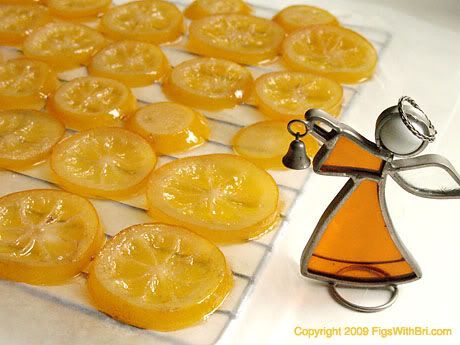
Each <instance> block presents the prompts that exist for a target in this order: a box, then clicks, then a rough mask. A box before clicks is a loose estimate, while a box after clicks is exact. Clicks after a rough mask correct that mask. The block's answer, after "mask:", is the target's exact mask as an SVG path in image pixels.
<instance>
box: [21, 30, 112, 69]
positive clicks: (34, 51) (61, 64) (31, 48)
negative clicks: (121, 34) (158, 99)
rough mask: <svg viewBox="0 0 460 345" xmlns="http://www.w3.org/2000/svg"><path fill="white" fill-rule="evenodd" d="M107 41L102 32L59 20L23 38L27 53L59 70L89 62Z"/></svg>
mask: <svg viewBox="0 0 460 345" xmlns="http://www.w3.org/2000/svg"><path fill="white" fill-rule="evenodd" d="M106 44H107V40H106V39H105V38H104V36H102V34H101V33H99V32H97V31H96V30H93V29H90V28H89V27H87V26H84V25H79V24H73V23H67V22H59V23H50V24H47V25H45V26H42V27H41V28H39V29H37V30H35V31H34V32H33V33H32V34H31V35H29V36H28V37H27V39H26V40H25V41H24V47H23V48H24V54H25V55H26V56H28V57H32V58H36V59H38V60H42V61H45V62H48V63H49V64H50V65H52V66H53V67H55V68H57V69H58V70H63V69H69V68H74V67H78V66H79V65H81V64H84V65H86V64H87V63H88V62H89V60H90V58H91V57H92V56H93V55H94V54H96V53H97V52H98V51H99V50H100V49H102V48H103V47H104V46H105V45H106Z"/></svg>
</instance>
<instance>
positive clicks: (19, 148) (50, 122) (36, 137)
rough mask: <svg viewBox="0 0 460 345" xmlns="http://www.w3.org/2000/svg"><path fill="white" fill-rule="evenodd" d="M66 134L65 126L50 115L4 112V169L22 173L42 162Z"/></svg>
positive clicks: (0, 152) (0, 131)
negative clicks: (22, 169)
mask: <svg viewBox="0 0 460 345" xmlns="http://www.w3.org/2000/svg"><path fill="white" fill-rule="evenodd" d="M64 132H65V128H64V126H63V125H62V124H61V123H60V122H59V121H58V120H56V119H55V118H54V117H52V116H50V115H48V114H46V113H42V112H39V111H35V110H5V111H0V168H6V169H20V168H25V167H28V166H30V165H33V164H34V163H37V162H40V161H42V160H43V159H45V158H46V157H47V156H48V155H49V154H50V153H51V149H52V148H53V146H54V145H55V144H56V143H57V142H58V141H59V140H61V138H62V137H63V135H64Z"/></svg>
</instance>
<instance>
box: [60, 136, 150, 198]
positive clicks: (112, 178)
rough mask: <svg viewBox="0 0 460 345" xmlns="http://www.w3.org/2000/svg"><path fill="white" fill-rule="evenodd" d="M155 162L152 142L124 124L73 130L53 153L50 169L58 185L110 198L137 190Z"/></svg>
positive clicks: (145, 180) (124, 195)
mask: <svg viewBox="0 0 460 345" xmlns="http://www.w3.org/2000/svg"><path fill="white" fill-rule="evenodd" d="M155 163H156V156H155V153H154V152H153V149H152V147H151V146H150V145H149V143H148V142H147V141H145V139H143V138H142V137H141V136H139V135H137V134H135V133H132V132H130V131H128V130H126V129H122V128H96V129H91V130H88V131H85V132H80V133H77V134H74V135H72V136H71V137H69V138H67V139H66V140H64V141H62V142H61V143H59V144H58V145H56V146H55V147H54V149H53V152H52V154H51V169H52V171H53V175H54V178H55V179H56V181H57V183H58V184H59V185H61V186H62V187H63V188H65V189H67V190H69V191H71V192H75V193H77V194H82V195H88V196H95V197H103V198H111V199H118V198H124V197H128V196H131V195H133V194H135V193H136V192H138V190H139V189H140V188H141V187H142V186H143V185H144V183H145V182H147V177H148V175H149V174H150V172H151V171H152V170H153V168H154V167H155Z"/></svg>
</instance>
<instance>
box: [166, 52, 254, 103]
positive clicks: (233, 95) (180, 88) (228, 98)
mask: <svg viewBox="0 0 460 345" xmlns="http://www.w3.org/2000/svg"><path fill="white" fill-rule="evenodd" d="M251 87H252V76H251V72H249V70H248V69H246V68H244V67H242V66H240V65H238V64H237V63H234V62H232V61H228V60H224V59H215V58H195V59H191V60H188V61H185V62H183V63H181V64H179V65H178V66H176V67H175V68H174V69H173V70H172V72H171V74H170V76H169V77H168V79H167V80H166V82H165V84H164V85H163V90H164V92H165V93H166V95H167V96H168V97H169V98H171V99H172V100H174V101H177V102H180V103H184V104H187V105H189V106H192V107H197V108H202V109H209V110H218V109H222V108H232V107H234V106H235V105H237V104H239V103H241V102H243V100H244V99H245V97H247V95H248V94H249V93H250V90H251Z"/></svg>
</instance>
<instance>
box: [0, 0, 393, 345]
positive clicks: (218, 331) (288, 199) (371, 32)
mask: <svg viewBox="0 0 460 345" xmlns="http://www.w3.org/2000/svg"><path fill="white" fill-rule="evenodd" d="M124 2H126V1H114V3H115V4H120V3H124ZM172 2H173V3H175V4H176V5H177V6H178V7H179V8H181V9H183V8H184V7H185V6H186V5H187V4H188V3H189V2H187V1H184V2H183V1H172ZM252 7H253V8H254V10H255V14H256V15H258V16H261V17H266V18H271V17H272V16H273V15H274V14H275V13H276V10H275V9H273V8H269V7H262V6H258V5H252ZM338 17H339V20H340V21H341V23H342V25H344V26H346V27H349V28H351V29H353V30H355V31H357V32H359V33H361V34H362V35H364V36H365V37H366V38H367V39H369V40H370V41H371V42H372V43H373V44H374V46H375V47H376V49H377V51H378V53H379V55H381V54H382V52H383V50H384V49H385V48H386V47H387V46H388V43H389V42H390V40H391V34H390V33H389V32H388V31H385V30H382V29H377V28H372V27H368V26H361V25H357V24H353V23H348V22H347V18H350V16H348V15H346V14H344V15H339V16H338ZM162 49H163V51H164V52H165V54H166V55H167V57H168V59H169V61H170V63H171V65H172V66H175V65H177V64H178V63H180V62H182V61H184V60H187V59H190V58H192V57H194V55H193V54H190V53H188V52H187V51H185V50H184V49H183V48H181V47H180V46H177V45H176V46H174V45H163V46H162ZM1 50H2V51H3V53H4V55H5V57H6V58H12V57H15V56H18V55H20V54H21V52H20V51H19V50H17V49H13V48H7V47H2V48H1ZM248 68H249V69H250V70H251V72H252V73H253V75H254V77H257V76H259V75H261V74H263V73H266V72H271V71H276V70H282V69H283V67H282V65H281V64H280V63H279V62H278V63H276V62H275V63H273V64H270V65H267V66H256V67H254V66H248ZM85 75H87V71H86V68H85V67H81V68H78V69H75V70H72V71H66V72H63V73H60V75H59V78H60V79H61V80H62V81H68V80H70V79H72V78H75V77H79V76H85ZM365 87H366V84H365V83H364V84H360V85H358V86H347V85H344V103H343V107H342V115H341V116H342V117H344V116H346V113H347V111H348V109H349V108H350V105H351V104H352V102H355V101H356V100H357V99H358V98H359V93H360V90H361V88H365ZM132 90H133V93H134V94H135V96H136V98H137V99H138V102H139V104H140V105H143V104H147V103H152V102H158V101H163V100H166V98H165V96H164V95H163V94H162V92H161V87H160V85H158V84H155V85H150V86H147V87H142V88H133V89H132ZM203 113H204V115H205V116H206V117H207V119H208V121H209V125H210V127H211V138H210V140H209V141H208V143H207V144H205V145H203V146H201V147H199V148H197V149H195V150H192V151H191V152H187V153H184V154H178V155H174V156H162V157H160V158H159V161H158V166H161V165H163V164H165V163H167V162H169V161H171V160H174V159H177V158H181V157H185V156H191V155H201V154H207V153H230V152H232V147H231V144H230V143H231V139H232V137H233V135H234V134H235V133H236V131H238V130H239V129H240V128H242V127H244V126H247V125H250V124H253V123H255V122H258V121H261V120H264V119H265V117H264V116H263V115H262V114H261V113H259V112H258V110H257V109H256V108H254V107H252V106H247V105H240V106H237V107H236V108H234V109H226V110H223V111H219V112H206V111H204V112H203ZM71 132H72V131H71V130H69V133H71ZM269 173H270V174H271V175H272V176H273V177H274V178H275V180H276V182H277V184H278V187H279V190H280V197H281V199H282V202H283V206H282V212H281V221H280V224H279V226H278V228H277V229H275V230H273V231H272V232H270V233H268V234H266V235H264V236H263V237H262V238H260V239H257V240H253V241H249V242H247V243H242V244H235V245H226V246H220V248H221V250H222V251H223V252H224V254H225V255H226V257H227V259H228V261H229V263H230V265H231V267H232V269H233V276H234V288H233V289H232V291H231V293H230V295H229V296H228V297H227V299H226V300H225V302H224V303H223V305H222V306H221V307H220V308H219V309H218V310H217V311H215V312H214V313H213V314H211V315H210V316H209V317H208V319H207V320H206V321H205V322H203V323H201V324H199V325H197V326H194V327H191V328H187V329H184V330H180V331H174V332H170V333H160V332H155V331H151V330H144V329H140V328H136V327H133V326H130V325H126V324H123V323H121V322H118V321H115V320H113V319H112V318H110V317H109V316H106V315H105V314H103V313H101V312H99V311H97V310H96V309H95V308H94V307H93V306H92V305H91V304H90V303H89V300H88V296H87V295H86V287H85V274H81V275H79V276H77V277H75V278H74V279H73V280H72V281H71V282H69V283H68V284H65V285H61V286H50V287H40V286H31V285H26V284H22V283H15V282H9V281H0V293H4V294H3V295H4V296H5V295H6V294H8V295H9V296H10V298H14V297H15V296H17V298H22V297H21V296H23V295H24V293H25V294H26V295H28V296H30V297H31V298H32V301H33V303H35V304H36V305H37V308H43V307H46V306H54V307H56V308H58V310H59V312H60V313H61V314H62V315H63V317H64V314H66V313H67V312H69V313H72V315H73V313H75V314H78V316H77V317H79V318H80V319H81V322H82V327H83V325H84V324H85V320H84V319H85V318H86V317H87V318H88V324H89V325H91V326H90V327H93V328H94V329H96V330H97V329H99V328H98V327H102V328H104V329H105V330H107V328H109V329H110V332H115V334H117V335H119V336H120V337H126V339H132V341H131V342H130V343H131V344H134V343H137V342H138V343H139V344H140V343H142V344H155V345H159V344H183V345H208V344H215V343H217V342H218V341H219V339H220V338H221V337H222V336H223V335H224V334H225V332H226V330H227V329H228V328H229V326H230V324H231V323H232V321H233V320H234V319H235V318H237V317H238V313H239V311H240V310H241V306H242V305H243V303H244V301H245V300H246V299H247V298H248V296H249V295H250V292H251V290H252V288H253V286H254V284H255V283H256V282H257V279H258V276H259V274H260V272H261V270H262V268H263V266H264V264H265V263H266V261H267V258H268V256H269V255H270V252H271V251H272V249H273V246H274V245H275V243H276V240H277V237H278V235H279V233H280V232H281V231H283V228H285V227H286V226H287V224H288V223H289V214H290V210H291V208H292V206H293V205H294V203H295V201H296V200H297V198H298V197H299V196H300V195H301V193H302V189H303V186H304V185H305V183H306V182H307V180H308V176H309V172H308V171H274V170H270V171H269ZM0 181H1V182H0V191H1V192H2V194H6V193H9V192H14V191H17V190H24V189H32V188H55V187H57V186H55V185H54V184H53V182H52V178H51V175H50V171H49V167H48V164H47V162H44V163H43V164H40V165H37V166H34V167H32V168H30V169H28V170H23V171H16V172H9V171H8V172H7V171H0ZM92 202H93V204H94V205H95V207H96V208H97V210H98V213H99V215H100V216H101V218H102V221H103V223H104V225H105V230H106V234H107V236H108V237H111V236H113V235H115V234H116V233H117V232H118V231H120V230H121V229H123V228H125V227H127V226H129V225H132V224H136V223H142V222H148V221H151V219H149V218H148V217H147V216H146V213H145V208H146V206H145V205H146V204H145V197H144V196H143V195H140V196H137V197H135V198H133V199H130V200H125V201H122V202H117V201H109V200H92ZM114 214H116V215H117V217H113V215H114ZM41 302H43V303H41ZM73 317H75V315H73ZM98 323H101V324H100V325H99V324H98ZM54 327H59V325H56V326H54ZM134 337H135V340H134Z"/></svg>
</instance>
